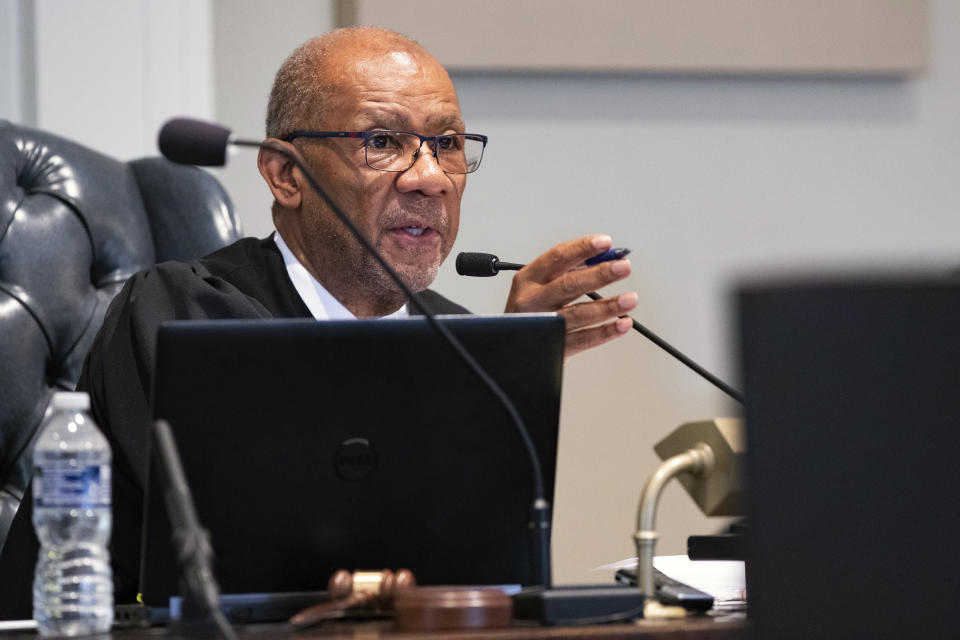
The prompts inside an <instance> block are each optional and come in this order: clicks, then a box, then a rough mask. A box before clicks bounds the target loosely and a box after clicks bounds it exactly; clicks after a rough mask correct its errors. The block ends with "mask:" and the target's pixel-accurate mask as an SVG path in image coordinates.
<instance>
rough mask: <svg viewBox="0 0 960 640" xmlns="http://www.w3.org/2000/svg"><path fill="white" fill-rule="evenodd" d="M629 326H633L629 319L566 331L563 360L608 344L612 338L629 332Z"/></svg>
mask: <svg viewBox="0 0 960 640" xmlns="http://www.w3.org/2000/svg"><path fill="white" fill-rule="evenodd" d="M631 326H633V321H632V320H630V318H618V319H617V320H614V321H613V322H608V323H606V324H602V325H600V326H599V327H591V328H589V329H580V330H579V331H568V332H567V344H566V350H565V352H564V358H569V357H570V356H574V355H576V354H578V353H580V352H582V351H586V350H587V349H592V348H593V347H598V346H600V345H601V344H603V343H605V342H610V341H611V340H613V339H614V338H619V337H620V336H622V335H624V334H625V333H627V332H628V331H630V327H631Z"/></svg>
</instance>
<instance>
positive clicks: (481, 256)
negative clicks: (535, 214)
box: [457, 252, 743, 404]
mask: <svg viewBox="0 0 960 640" xmlns="http://www.w3.org/2000/svg"><path fill="white" fill-rule="evenodd" d="M524 266H525V265H522V264H516V263H513V262H500V259H499V258H498V257H497V256H495V255H493V254H492V253H472V252H463V253H461V254H459V255H458V256H457V273H458V274H459V275H461V276H477V277H481V278H485V277H488V276H495V275H497V274H498V273H499V272H500V271H501V270H503V271H518V270H520V269H522V268H523V267H524ZM586 295H587V297H588V298H590V299H591V300H602V299H603V296H601V295H600V294H599V293H597V292H596V291H589V292H587V294H586ZM630 320H631V321H632V322H633V328H634V330H635V331H637V332H639V333H640V334H642V335H643V336H644V337H645V338H646V339H647V340H649V341H650V342H652V343H653V344H655V345H657V346H658V347H660V348H661V349H663V350H664V351H666V352H667V353H669V354H670V355H671V356H673V357H674V358H675V359H677V360H679V361H680V362H681V363H683V364H684V365H686V366H687V367H689V368H690V369H691V370H693V372H694V373H696V374H697V375H699V376H700V377H701V378H703V379H704V380H706V381H707V382H709V383H710V384H712V385H713V386H715V387H716V388H718V389H720V391H723V392H724V393H725V394H727V395H728V396H730V397H731V398H733V399H734V400H736V401H737V402H739V403H740V404H743V394H742V393H740V392H739V391H737V390H736V389H734V388H733V387H731V386H730V385H729V384H727V383H726V382H724V381H723V380H721V379H720V378H718V377H717V376H715V375H713V374H712V373H710V372H709V371H707V370H706V369H704V368H703V367H701V366H700V365H699V364H697V363H696V362H694V361H693V360H691V359H690V358H688V357H687V356H685V355H684V354H683V352H682V351H680V350H679V349H677V348H676V347H674V346H673V345H671V344H670V343H669V342H667V341H666V340H664V339H663V338H661V337H660V336H658V335H657V334H655V333H654V332H653V331H651V330H650V329H648V328H646V327H645V326H643V325H642V324H640V323H639V322H637V321H636V320H634V319H633V318H630Z"/></svg>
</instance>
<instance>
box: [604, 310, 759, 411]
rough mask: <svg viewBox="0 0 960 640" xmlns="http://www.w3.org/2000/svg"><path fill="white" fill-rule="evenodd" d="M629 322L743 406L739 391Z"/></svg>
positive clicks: (634, 323)
mask: <svg viewBox="0 0 960 640" xmlns="http://www.w3.org/2000/svg"><path fill="white" fill-rule="evenodd" d="M587 297H588V298H590V299H591V300H603V296H601V295H600V294H599V293H597V292H596V291H590V292H588V293H587ZM630 320H631V321H632V322H633V328H634V329H635V330H636V331H639V332H640V333H641V334H643V336H644V337H645V338H647V340H649V341H650V342H652V343H653V344H655V345H657V346H658V347H660V348H661V349H663V350H664V351H666V352H667V353H669V354H670V355H672V356H673V357H674V358H676V359H677V360H679V361H680V362H682V363H683V364H685V365H687V366H688V367H690V368H691V369H693V371H695V372H696V373H697V374H699V375H700V377H701V378H703V379H704V380H706V381H707V382H709V383H710V384H712V385H713V386H715V387H716V388H718V389H720V391H723V392H724V393H725V394H727V395H728V396H730V397H731V398H733V399H734V400H736V401H737V402H739V403H740V404H743V394H742V393H740V392H739V391H737V390H736V389H734V388H733V387H731V386H730V385H728V384H727V383H726V382H724V381H723V380H721V379H720V378H718V377H717V376H715V375H713V374H712V373H710V372H709V371H707V370H706V369H704V368H703V367H701V366H700V365H698V364H697V363H696V362H694V361H693V360H691V359H690V358H688V357H687V356H685V355H683V353H681V352H680V351H679V350H678V349H676V348H675V347H674V346H673V345H671V344H670V343H669V342H667V341H666V340H664V339H663V338H661V337H660V336H658V335H657V334H655V333H654V332H653V331H650V329H647V328H646V327H645V326H643V325H642V324H640V323H639V322H637V321H636V320H634V319H633V318H632V317H631V318H630Z"/></svg>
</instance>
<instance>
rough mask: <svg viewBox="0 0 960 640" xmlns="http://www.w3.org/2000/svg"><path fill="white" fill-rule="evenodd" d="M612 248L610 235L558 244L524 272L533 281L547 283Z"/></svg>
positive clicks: (598, 235) (587, 237)
mask: <svg viewBox="0 0 960 640" xmlns="http://www.w3.org/2000/svg"><path fill="white" fill-rule="evenodd" d="M612 246H613V240H611V239H610V236H608V235H605V234H597V235H592V236H584V237H583V238H578V239H577V240H570V241H568V242H563V243H561V244H558V245H557V246H555V247H553V248H552V249H550V250H549V251H547V252H546V253H544V254H543V255H541V256H539V257H538V258H537V259H535V260H534V261H533V262H531V263H530V264H528V265H527V266H526V267H524V268H523V271H525V272H526V276H527V278H529V279H530V280H531V281H533V282H539V283H541V284H542V283H546V282H549V281H551V280H553V279H554V278H556V277H557V276H559V275H560V274H561V273H563V272H564V271H568V270H570V269H572V268H573V267H576V266H577V265H580V264H583V261H584V260H587V259H588V258H592V257H593V256H595V255H597V254H598V253H603V252H604V251H606V250H607V249H609V248H610V247H612Z"/></svg>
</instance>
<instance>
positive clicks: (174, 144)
mask: <svg viewBox="0 0 960 640" xmlns="http://www.w3.org/2000/svg"><path fill="white" fill-rule="evenodd" d="M228 144H234V145H237V146H242V147H254V148H258V149H259V148H263V149H265V150H267V151H272V152H274V153H278V154H280V155H281V156H283V157H284V158H286V159H287V160H289V161H290V162H292V163H293V164H294V165H295V166H296V167H297V168H298V169H299V170H300V172H301V173H303V175H304V177H305V178H306V179H307V182H308V183H309V184H310V186H311V188H313V190H314V191H315V192H316V193H317V195H319V196H320V198H321V199H322V200H323V201H324V202H325V203H326V204H327V206H328V207H330V210H331V211H333V213H334V215H336V217H337V219H339V220H340V222H341V223H343V225H344V226H345V227H346V228H347V229H348V230H349V231H350V234H351V235H352V236H353V237H354V239H356V241H357V242H358V243H360V245H361V246H362V247H363V248H364V249H366V251H367V252H368V253H369V254H370V255H372V256H373V257H374V259H376V261H377V262H378V263H379V264H380V266H381V267H383V270H384V271H385V272H386V273H387V275H389V276H390V278H391V279H392V280H393V281H394V282H395V283H396V284H397V286H399V287H400V290H401V291H402V292H403V293H404V295H406V296H407V298H408V299H409V300H410V301H411V302H412V303H413V304H415V305H416V306H417V308H418V309H420V311H421V312H422V313H423V316H424V317H425V318H426V320H427V322H428V323H429V324H430V326H431V327H433V329H434V330H435V331H436V332H437V333H438V334H440V336H442V338H443V339H444V340H445V341H446V342H447V344H448V345H450V347H451V348H452V349H453V350H454V352H455V353H456V354H457V355H458V356H459V357H460V359H461V360H462V361H463V362H464V363H465V364H466V366H467V368H468V369H469V370H470V371H472V372H473V373H474V375H476V376H477V377H478V378H479V379H480V381H481V382H482V383H483V385H484V386H486V387H487V389H488V390H489V391H490V393H491V394H492V395H493V396H494V397H495V398H496V399H497V400H498V401H499V402H500V404H501V406H503V408H504V410H505V411H506V412H507V415H508V416H509V418H510V420H511V422H512V423H513V425H514V427H515V429H516V431H517V434H518V435H519V436H520V439H521V441H522V442H523V446H524V448H525V449H526V451H527V456H528V457H529V459H530V466H531V467H532V470H533V485H534V486H533V489H534V502H533V521H532V523H531V530H532V533H533V535H534V553H535V562H536V564H537V565H538V566H536V567H534V571H533V577H534V579H537V580H539V581H540V584H541V585H543V586H544V587H548V588H549V587H550V586H551V583H552V580H551V577H550V552H549V546H550V503H549V502H548V501H547V499H546V494H545V492H544V488H543V472H542V470H541V464H540V456H539V455H537V450H536V448H535V447H534V444H533V439H532V438H531V437H530V432H529V431H528V430H527V427H526V425H525V424H524V422H523V419H522V418H521V417H520V414H519V412H518V411H517V409H516V407H515V406H514V404H513V402H512V401H511V400H510V398H509V397H508V396H507V394H506V393H504V391H503V389H501V388H500V385H499V384H497V382H496V381H495V380H494V379H493V378H492V377H490V374H488V373H487V372H486V371H485V370H484V369H483V367H481V366H480V363H478V362H477V361H476V359H474V357H473V356H472V355H471V354H470V352H469V351H467V350H466V349H465V348H464V346H463V345H462V344H461V343H460V341H459V340H457V338H456V337H455V336H454V335H453V334H452V333H451V332H450V330H449V329H448V328H447V327H446V325H444V324H443V323H442V322H440V321H438V320H437V319H436V317H435V315H434V314H433V312H432V311H431V310H430V309H429V308H428V307H427V305H426V303H424V302H423V301H422V300H420V297H419V296H418V295H417V294H416V293H414V292H413V291H412V290H411V289H410V288H409V287H408V286H407V285H406V283H405V282H404V281H403V280H402V279H401V278H400V276H399V275H398V274H397V272H396V271H394V270H393V268H392V267H391V266H390V265H389V264H388V263H387V261H386V260H385V259H384V258H383V256H381V255H380V252H379V251H377V250H376V248H375V247H374V246H373V244H371V243H370V241H369V240H368V239H367V238H366V236H364V235H363V233H361V231H360V230H359V229H357V227H356V225H354V224H353V221H352V220H350V218H349V217H348V216H347V214H346V213H345V212H344V211H343V209H341V208H340V206H339V205H338V204H337V203H336V202H335V201H334V200H333V198H331V197H330V196H329V195H328V194H327V192H326V191H325V190H324V189H323V187H322V186H320V183H319V182H318V181H317V180H316V178H314V176H313V174H312V173H311V172H310V171H309V170H308V169H307V168H306V167H305V166H304V164H303V162H301V160H300V158H299V155H298V154H296V153H293V152H291V151H290V150H289V149H287V148H285V147H282V146H279V145H277V144H275V143H270V142H268V141H255V140H243V139H237V138H232V137H231V136H230V130H229V129H227V128H226V127H222V126H220V125H216V124H212V123H207V122H202V121H198V120H193V119H189V118H175V119H173V120H170V121H168V122H167V123H166V124H164V125H163V128H162V129H161V130H160V135H159V139H158V146H159V147H160V151H161V153H163V155H164V156H166V157H167V158H168V159H170V160H172V161H174V162H179V163H181V164H205V165H207V166H222V165H223V164H225V163H226V148H227V145H228Z"/></svg>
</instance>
